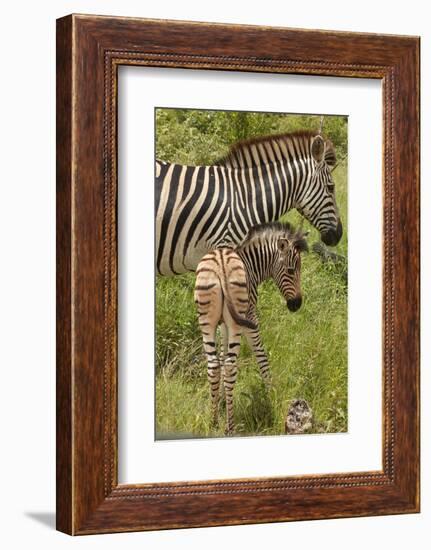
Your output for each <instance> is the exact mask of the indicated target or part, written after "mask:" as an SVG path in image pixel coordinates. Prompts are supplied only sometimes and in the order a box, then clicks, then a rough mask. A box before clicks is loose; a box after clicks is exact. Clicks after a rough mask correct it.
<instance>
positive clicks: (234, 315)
mask: <svg viewBox="0 0 431 550" xmlns="http://www.w3.org/2000/svg"><path fill="white" fill-rule="evenodd" d="M226 305H227V308H228V310H229V313H230V314H231V315H232V318H233V320H234V321H235V323H237V324H238V325H240V326H241V327H246V328H249V329H250V330H256V329H257V325H255V324H254V323H253V321H250V320H249V319H246V318H245V317H241V315H239V313H238V312H237V311H236V310H235V307H234V305H233V303H232V300H231V299H230V296H228V295H226Z"/></svg>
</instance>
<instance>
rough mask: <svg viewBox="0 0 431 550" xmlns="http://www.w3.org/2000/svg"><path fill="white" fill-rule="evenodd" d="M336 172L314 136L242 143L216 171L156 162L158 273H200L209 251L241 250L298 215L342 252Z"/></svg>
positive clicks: (331, 156)
mask: <svg viewBox="0 0 431 550" xmlns="http://www.w3.org/2000/svg"><path fill="white" fill-rule="evenodd" d="M334 164H335V150H334V147H333V145H332V143H331V142H330V141H329V140H326V141H325V140H324V139H323V138H322V137H321V136H320V135H317V134H315V133H310V132H301V133H294V134H283V135H277V136H267V137H263V138H259V139H256V140H254V141H248V142H240V143H238V144H236V145H234V146H233V147H232V148H231V150H230V152H229V153H228V155H227V156H226V157H224V158H223V159H221V160H220V161H219V162H217V163H216V164H215V165H213V166H183V165H180V164H170V163H166V162H161V161H156V204H155V208H156V264H157V272H158V273H159V274H161V275H175V274H179V273H184V272H186V271H194V270H195V269H196V266H197V264H198V262H199V260H200V259H201V258H202V256H204V254H206V253H207V252H208V251H209V250H211V249H214V248H220V247H236V246H238V245H239V244H241V242H242V241H243V240H244V239H245V237H246V235H247V234H248V232H249V231H250V229H251V228H253V227H255V226H257V225H260V224H263V223H268V222H271V221H275V220H277V219H279V218H280V217H281V216H283V215H284V214H285V213H286V212H288V211H289V210H291V209H292V208H296V209H297V210H298V211H299V212H300V213H301V214H302V215H303V216H304V217H305V218H306V219H308V220H309V221H310V223H312V224H313V225H314V226H315V227H316V228H317V229H318V230H319V231H320V233H321V237H322V240H323V242H325V244H329V245H334V244H336V243H337V242H338V241H339V239H340V238H341V235H342V225H341V222H340V219H339V214H338V208H337V204H336V200H335V193H334V183H333V180H332V176H331V167H332V166H334Z"/></svg>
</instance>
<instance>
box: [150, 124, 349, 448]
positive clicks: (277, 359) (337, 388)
mask: <svg viewBox="0 0 431 550" xmlns="http://www.w3.org/2000/svg"><path fill="white" fill-rule="evenodd" d="M183 131H184V129H183ZM334 181H335V184H336V195H337V202H338V205H339V208H340V213H341V217H342V220H343V224H344V227H345V231H344V235H343V238H342V240H341V242H340V244H339V245H338V246H337V253H338V254H341V255H343V256H345V257H347V170H346V163H345V162H342V163H341V164H340V165H339V166H338V167H337V168H336V170H335V171H334ZM285 220H288V221H290V222H291V223H292V224H294V225H295V226H297V225H299V223H300V222H302V221H303V219H302V217H301V216H300V215H299V214H298V213H296V212H290V213H289V214H288V215H287V216H285ZM304 229H309V230H310V234H309V237H308V241H309V243H310V244H311V243H313V242H315V241H318V240H319V234H318V232H317V231H316V230H315V229H314V228H312V227H311V226H310V225H309V224H308V223H307V222H304ZM310 249H311V247H310ZM346 269H347V267H346V266H343V265H341V266H340V265H336V264H333V263H330V262H328V263H323V262H322V260H321V259H320V258H319V257H318V256H317V255H315V254H314V253H313V252H310V253H308V254H304V255H303V260H302V293H303V297H304V301H303V305H302V308H301V309H300V310H299V311H298V312H295V313H291V312H289V311H288V309H287V308H286V305H285V301H284V300H283V299H282V297H281V295H280V294H279V291H278V289H277V288H276V287H275V285H274V284H273V282H272V281H268V282H266V283H264V284H263V285H261V287H260V288H259V300H258V314H259V321H260V331H261V335H262V340H263V343H264V347H265V350H266V352H267V355H268V359H269V363H270V367H271V373H272V380H273V387H272V388H271V390H270V391H269V392H268V391H266V389H265V387H264V385H263V382H262V380H261V377H260V374H259V370H258V366H257V363H256V360H255V358H254V356H253V354H252V352H251V350H250V349H249V348H248V346H247V344H246V342H245V339H243V342H242V345H241V351H240V356H239V360H238V367H239V371H238V379H237V383H236V386H235V390H234V417H235V424H236V429H235V431H236V434H237V435H252V434H253V435H256V434H259V435H275V434H281V433H284V421H285V417H286V414H287V410H288V407H289V403H290V402H291V401H292V400H293V399H295V398H303V399H306V400H307V402H308V403H309V405H310V406H311V408H312V410H313V416H314V421H313V427H312V430H311V431H312V432H314V433H328V432H343V431H346V430H347V273H346ZM194 280H195V277H194V275H193V274H185V275H181V276H176V277H170V278H169V277H160V278H158V280H157V283H156V433H157V437H158V438H169V437H211V436H222V435H223V434H224V429H225V414H224V409H223V407H221V408H220V412H221V414H220V424H219V426H218V428H214V427H213V426H212V425H211V414H210V398H209V384H208V382H207V374H206V362H205V358H204V354H203V348H202V338H201V333H200V330H199V327H198V324H197V314H196V309H195V305H194V302H193V287H194Z"/></svg>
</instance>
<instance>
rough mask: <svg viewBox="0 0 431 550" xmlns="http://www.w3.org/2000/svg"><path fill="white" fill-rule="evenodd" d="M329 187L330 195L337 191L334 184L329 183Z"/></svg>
mask: <svg viewBox="0 0 431 550" xmlns="http://www.w3.org/2000/svg"><path fill="white" fill-rule="evenodd" d="M327 187H328V191H329V192H330V193H332V192H333V191H334V189H335V185H334V184H333V183H328V186H327Z"/></svg>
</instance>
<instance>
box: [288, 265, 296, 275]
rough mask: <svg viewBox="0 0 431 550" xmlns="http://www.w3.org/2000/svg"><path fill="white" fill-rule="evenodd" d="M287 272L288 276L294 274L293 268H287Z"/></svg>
mask: <svg viewBox="0 0 431 550" xmlns="http://www.w3.org/2000/svg"><path fill="white" fill-rule="evenodd" d="M287 272H288V274H289V275H294V274H295V268H294V267H288V268H287Z"/></svg>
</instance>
